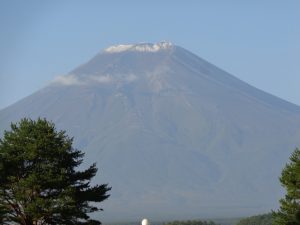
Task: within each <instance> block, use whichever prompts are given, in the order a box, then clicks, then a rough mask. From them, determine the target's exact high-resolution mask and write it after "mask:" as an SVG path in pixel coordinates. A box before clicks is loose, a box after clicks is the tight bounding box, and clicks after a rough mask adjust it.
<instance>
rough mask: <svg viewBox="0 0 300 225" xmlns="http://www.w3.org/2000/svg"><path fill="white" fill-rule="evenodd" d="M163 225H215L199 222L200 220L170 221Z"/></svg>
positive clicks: (209, 222)
mask: <svg viewBox="0 0 300 225" xmlns="http://www.w3.org/2000/svg"><path fill="white" fill-rule="evenodd" d="M164 225H217V224H216V223H214V222H212V221H201V220H186V221H172V222H168V223H164Z"/></svg>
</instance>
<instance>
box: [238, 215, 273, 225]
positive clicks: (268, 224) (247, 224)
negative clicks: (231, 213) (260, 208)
mask: <svg viewBox="0 0 300 225" xmlns="http://www.w3.org/2000/svg"><path fill="white" fill-rule="evenodd" d="M236 225H272V213H268V214H263V215H257V216H251V217H247V218H244V219H241V220H240V221H239V222H238V223H237V224H236Z"/></svg>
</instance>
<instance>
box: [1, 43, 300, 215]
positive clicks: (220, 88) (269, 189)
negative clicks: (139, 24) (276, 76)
mask: <svg viewBox="0 0 300 225" xmlns="http://www.w3.org/2000/svg"><path fill="white" fill-rule="evenodd" d="M21 117H31V118H37V117H46V118H48V119H50V120H52V121H53V122H54V123H55V124H56V125H57V126H58V127H59V128H60V129H64V130H67V132H68V134H70V135H71V136H74V137H75V145H76V147H78V148H79V149H81V150H83V151H84V152H85V153H86V159H87V161H86V162H87V163H88V164H90V163H91V162H95V161H96V162H97V163H98V167H99V168H100V172H102V173H100V175H99V177H97V179H96V180H95V182H99V183H103V182H108V183H109V184H110V185H111V186H112V187H113V189H112V196H111V198H110V199H109V200H107V201H106V202H105V203H104V204H105V206H104V209H105V211H104V213H103V214H102V216H103V220H104V221H105V220H106V221H112V220H117V221H120V220H123V221H124V220H136V219H138V218H141V216H142V215H144V214H145V215H147V216H148V217H149V218H152V219H154V220H159V219H184V218H199V217H230V216H242V215H250V214H255V213H261V212H266V211H269V210H271V209H275V208H276V207H277V206H278V199H279V198H280V197H281V194H282V192H281V189H280V184H279V182H278V176H279V175H280V172H281V169H282V167H283V166H284V163H285V162H286V161H287V159H288V156H289V154H290V152H291V151H292V150H293V149H294V148H295V147H296V146H297V145H299V144H300V138H299V136H300V107H299V106H296V105H294V104H291V103H289V102H286V101H284V100H282V99H279V98H277V97H275V96H272V95H270V94H267V93H265V92H263V91H261V90H258V89H256V88H254V87H252V86H250V85H248V84H246V83H245V82H243V81H241V80H239V79H237V78H236V77H234V76H232V75H230V74H228V73H226V72H225V71H223V70H221V69H219V68H218V67H216V66H214V65H213V64H211V63H209V62H207V61H205V60H203V59H201V58H199V57H198V56H196V55H195V54H193V53H191V52H189V51H187V50H186V49H184V48H182V47H179V46H176V45H173V44H171V43H169V42H160V43H157V44H145V43H142V44H132V45H115V46H111V47H108V48H106V49H104V50H103V51H101V52H100V53H99V54H97V55H96V56H95V57H94V58H92V59H91V60H90V61H88V62H87V63H85V64H83V65H81V66H79V67H78V68H76V69H74V70H73V71H71V72H70V73H69V74H67V75H65V76H60V77H57V78H56V79H55V80H54V81H53V82H52V83H51V84H50V85H48V86H47V87H45V88H43V89H41V90H40V91H38V92H36V93H34V94H33V95H31V96H28V97H27V98H24V99H23V100H21V101H19V102H17V103H16V104H14V105H12V106H10V107H8V108H6V109H4V110H2V111H0V129H1V131H3V130H4V129H7V128H8V127H9V123H10V122H11V121H18V120H19V119H20V118H21Z"/></svg>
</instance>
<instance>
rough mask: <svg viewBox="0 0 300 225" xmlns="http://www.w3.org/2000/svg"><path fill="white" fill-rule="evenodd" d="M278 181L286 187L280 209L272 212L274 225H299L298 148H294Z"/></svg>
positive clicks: (299, 172)
mask: <svg viewBox="0 0 300 225" xmlns="http://www.w3.org/2000/svg"><path fill="white" fill-rule="evenodd" d="M280 182H281V184H282V186H283V187H284V188H285V189H286V195H285V198H283V199H281V200H280V209H279V210H278V211H277V212H274V213H273V215H274V224H276V225H300V150H299V149H296V150H295V151H294V152H293V154H292V155H291V157H290V163H289V164H287V165H286V166H285V168H284V169H283V170H282V173H281V177H280Z"/></svg>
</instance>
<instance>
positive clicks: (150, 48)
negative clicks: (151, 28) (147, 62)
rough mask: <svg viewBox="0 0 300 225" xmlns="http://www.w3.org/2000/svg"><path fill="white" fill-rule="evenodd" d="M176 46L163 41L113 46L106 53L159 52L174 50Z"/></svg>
mask: <svg viewBox="0 0 300 225" xmlns="http://www.w3.org/2000/svg"><path fill="white" fill-rule="evenodd" d="M173 47H174V45H173V44H172V43H171V42H166V41H161V42H158V43H154V44H153V43H139V44H119V45H113V46H110V47H108V48H106V49H104V52H106V53H118V52H124V51H137V52H157V51H160V50H166V49H171V48H173Z"/></svg>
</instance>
